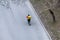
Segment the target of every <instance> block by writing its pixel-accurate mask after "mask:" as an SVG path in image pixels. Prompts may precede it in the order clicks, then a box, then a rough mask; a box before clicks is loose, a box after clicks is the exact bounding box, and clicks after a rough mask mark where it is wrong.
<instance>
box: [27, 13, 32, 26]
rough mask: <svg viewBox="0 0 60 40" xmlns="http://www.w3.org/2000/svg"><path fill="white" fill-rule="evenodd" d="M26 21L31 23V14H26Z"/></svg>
mask: <svg viewBox="0 0 60 40" xmlns="http://www.w3.org/2000/svg"><path fill="white" fill-rule="evenodd" d="M27 21H28V24H29V25H31V24H30V21H31V16H30V15H29V14H28V16H27Z"/></svg>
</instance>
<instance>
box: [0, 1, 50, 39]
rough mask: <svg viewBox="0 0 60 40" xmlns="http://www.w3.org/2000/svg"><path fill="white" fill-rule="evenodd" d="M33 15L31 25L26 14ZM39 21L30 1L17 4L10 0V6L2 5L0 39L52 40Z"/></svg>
mask: <svg viewBox="0 0 60 40" xmlns="http://www.w3.org/2000/svg"><path fill="white" fill-rule="evenodd" d="M28 14H30V15H31V16H32V19H31V26H29V25H28V23H27V19H26V16H27V15H28ZM42 26H43V25H42V24H41V23H40V22H39V20H38V18H37V16H36V14H35V12H34V10H33V9H32V8H31V5H30V2H29V1H26V2H24V3H22V4H20V5H15V4H13V3H12V2H11V1H10V8H9V9H7V8H6V7H3V6H1V5H0V40H50V39H49V37H48V35H47V32H46V31H45V30H44V28H43V27H42Z"/></svg>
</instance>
